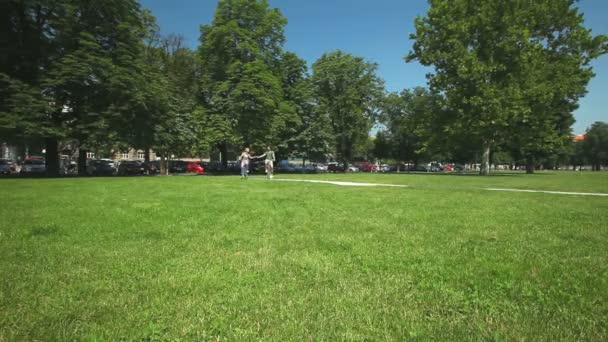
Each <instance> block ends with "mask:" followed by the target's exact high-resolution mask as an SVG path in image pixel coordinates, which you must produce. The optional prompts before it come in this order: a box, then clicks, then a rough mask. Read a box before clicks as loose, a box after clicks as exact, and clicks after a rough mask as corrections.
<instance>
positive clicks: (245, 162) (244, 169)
mask: <svg viewBox="0 0 608 342" xmlns="http://www.w3.org/2000/svg"><path fill="white" fill-rule="evenodd" d="M239 159H240V161H241V179H243V178H245V179H247V177H248V176H249V160H250V159H251V155H250V154H249V147H246V148H245V150H244V151H243V153H241V156H240V157H239Z"/></svg>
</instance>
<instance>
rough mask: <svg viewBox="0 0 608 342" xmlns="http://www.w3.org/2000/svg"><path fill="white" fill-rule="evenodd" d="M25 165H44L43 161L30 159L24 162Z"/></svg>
mask: <svg viewBox="0 0 608 342" xmlns="http://www.w3.org/2000/svg"><path fill="white" fill-rule="evenodd" d="M24 164H25V165H44V160H38V159H30V160H26V161H25V163H24Z"/></svg>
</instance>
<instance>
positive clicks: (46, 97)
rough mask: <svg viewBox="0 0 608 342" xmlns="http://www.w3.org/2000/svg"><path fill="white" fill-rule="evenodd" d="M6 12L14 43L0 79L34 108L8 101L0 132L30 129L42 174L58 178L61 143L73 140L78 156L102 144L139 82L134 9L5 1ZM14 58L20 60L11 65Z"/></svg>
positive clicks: (106, 1)
mask: <svg viewBox="0 0 608 342" xmlns="http://www.w3.org/2000/svg"><path fill="white" fill-rule="evenodd" d="M7 6H8V11H7V12H3V13H4V14H3V15H5V16H6V15H8V23H9V32H10V36H14V39H10V40H9V46H8V49H7V51H8V52H7V53H6V54H5V55H4V56H3V57H2V61H3V66H2V70H3V71H2V72H3V73H4V74H5V75H8V78H7V77H4V79H5V80H8V82H9V83H12V84H13V89H16V88H22V89H28V91H27V92H26V93H27V94H29V95H31V97H32V99H35V100H36V103H37V104H38V105H36V111H35V112H31V113H26V111H29V108H24V106H30V105H29V104H22V103H21V102H20V101H15V100H9V101H7V102H6V103H8V104H13V106H12V107H9V108H6V109H2V110H3V111H4V112H5V113H9V114H7V115H6V116H4V115H3V116H4V119H5V120H6V121H8V123H7V124H3V126H4V127H9V128H10V127H15V128H18V127H29V131H30V132H31V133H32V134H33V135H32V136H40V137H42V138H44V140H45V142H46V161H47V172H48V173H49V174H50V175H57V174H58V167H59V160H58V158H59V156H58V152H59V151H58V146H59V144H58V142H59V140H60V139H77V140H78V141H79V143H80V146H81V152H82V153H84V152H85V151H84V147H85V146H86V143H87V142H91V141H94V140H95V139H104V138H106V139H107V136H108V135H109V134H110V132H111V131H112V130H113V129H114V128H116V127H118V126H119V124H120V120H118V119H119V118H120V116H121V115H123V114H125V112H124V110H125V109H126V108H127V107H126V106H125V105H124V104H125V103H126V102H127V101H128V99H129V98H130V96H131V95H132V90H133V89H135V88H136V87H135V86H134V85H135V84H137V83H138V82H137V79H138V76H139V75H140V68H139V66H138V65H137V63H136V61H137V60H138V58H137V57H138V55H139V54H140V52H141V49H140V48H141V37H142V28H143V26H142V20H141V19H142V18H141V16H140V10H139V4H138V3H137V2H136V1H135V0H125V1H120V2H116V1H112V0H101V1H79V0H48V1H36V0H34V1H10V2H8V4H7ZM20 55H26V56H27V57H26V58H24V59H23V60H22V61H18V60H17V59H18V56H20ZM4 62H6V63H9V64H10V63H14V64H11V65H8V66H7V65H4ZM9 92H10V91H9ZM12 94H13V95H14V96H23V94H25V93H20V92H13V93H12ZM29 95H28V96H29ZM10 113H24V114H26V115H14V114H10ZM5 120H3V121H5ZM17 134H18V133H17ZM13 135H14V134H13ZM81 156H82V155H81ZM81 159H82V158H81ZM81 166H82V163H81ZM81 171H82V167H81Z"/></svg>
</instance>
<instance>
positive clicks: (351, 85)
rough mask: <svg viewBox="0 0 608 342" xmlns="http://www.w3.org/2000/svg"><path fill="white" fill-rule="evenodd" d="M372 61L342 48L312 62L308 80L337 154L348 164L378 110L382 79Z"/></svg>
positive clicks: (365, 136) (367, 132)
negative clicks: (327, 123) (326, 118)
mask: <svg viewBox="0 0 608 342" xmlns="http://www.w3.org/2000/svg"><path fill="white" fill-rule="evenodd" d="M376 68H377V66H376V64H373V63H369V62H367V61H365V60H364V59H363V58H361V57H356V56H353V55H351V54H349V53H345V52H342V51H333V52H330V53H326V54H323V56H321V58H319V59H318V60H317V61H316V62H315V63H314V64H313V75H312V82H313V85H314V89H315V96H316V102H317V104H318V106H319V108H318V110H319V111H320V113H321V115H327V117H328V118H329V123H330V125H331V128H332V134H333V137H334V139H333V143H334V146H335V150H336V153H337V156H338V158H339V159H340V160H342V161H343V162H344V163H345V167H348V163H349V162H350V161H351V160H352V158H353V151H354V147H355V146H356V145H358V144H360V143H362V142H364V141H366V139H367V138H368V135H369V131H370V129H371V127H372V126H373V123H374V122H375V120H376V116H377V114H378V107H379V100H380V98H381V96H382V93H383V82H382V81H381V80H380V79H379V78H378V76H377V75H376Z"/></svg>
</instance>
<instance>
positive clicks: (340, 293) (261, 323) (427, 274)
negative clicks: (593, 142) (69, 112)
mask: <svg viewBox="0 0 608 342" xmlns="http://www.w3.org/2000/svg"><path fill="white" fill-rule="evenodd" d="M278 177H283V178H309V179H324V180H329V179H334V180H336V179H339V180H349V181H362V182H377V183H393V184H405V185H408V187H407V188H387V187H365V188H364V187H346V186H336V185H330V184H312V183H296V182H275V181H270V182H269V181H265V180H262V179H250V180H248V181H242V180H240V179H239V178H238V177H139V178H88V179H87V178H82V179H0V189H1V193H2V195H3V196H2V198H3V201H2V204H1V205H0V218H1V220H0V341H12V340H83V339H84V340H116V339H121V338H122V339H126V340H168V339H170V340H175V339H181V340H216V339H218V340H259V339H263V340H277V341H284V340H304V339H306V340H332V341H333V340H364V339H367V340H406V339H407V340H415V339H419V340H429V339H434V340H480V339H488V340H572V341H578V340H597V341H602V340H603V341H605V340H606V339H608V323H607V322H608V197H591V196H589V197H585V196H570V195H552V194H544V193H509V192H491V191H486V190H484V188H487V187H505V188H520V189H542V190H563V191H583V192H608V173H596V174H592V173H581V172H563V173H559V172H558V173H540V174H537V175H529V176H528V175H523V174H501V175H496V176H492V177H485V178H482V177H477V176H459V175H419V174H417V175H369V174H356V175H309V176H281V175H279V176H278Z"/></svg>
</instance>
